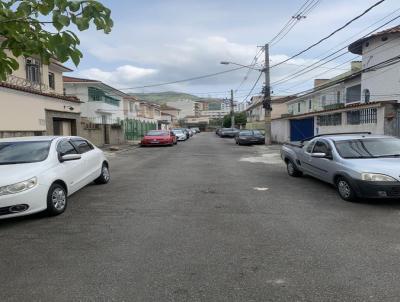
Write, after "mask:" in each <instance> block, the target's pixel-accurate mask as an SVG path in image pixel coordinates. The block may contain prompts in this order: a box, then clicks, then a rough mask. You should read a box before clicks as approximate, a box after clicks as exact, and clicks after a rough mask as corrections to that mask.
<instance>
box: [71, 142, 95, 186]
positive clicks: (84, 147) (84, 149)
mask: <svg viewBox="0 0 400 302" xmlns="http://www.w3.org/2000/svg"><path fill="white" fill-rule="evenodd" d="M71 143H72V144H73V145H74V147H75V149H76V150H77V151H78V153H79V154H81V155H82V162H83V164H84V165H85V171H84V172H83V177H84V181H83V182H84V183H85V185H86V184H88V183H90V182H92V181H93V180H95V179H96V178H97V177H99V176H100V169H101V164H102V163H101V162H100V156H99V154H98V151H97V150H96V149H95V148H94V147H93V146H92V145H91V144H90V143H89V142H88V141H86V140H84V139H74V140H71Z"/></svg>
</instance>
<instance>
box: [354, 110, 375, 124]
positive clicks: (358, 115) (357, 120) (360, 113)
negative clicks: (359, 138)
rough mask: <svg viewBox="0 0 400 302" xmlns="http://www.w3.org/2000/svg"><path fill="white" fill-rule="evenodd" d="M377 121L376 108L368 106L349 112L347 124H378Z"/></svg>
mask: <svg viewBox="0 0 400 302" xmlns="http://www.w3.org/2000/svg"><path fill="white" fill-rule="evenodd" d="M376 123H377V109H376V108H367V109H361V110H354V111H348V112H347V124H349V125H361V124H376Z"/></svg>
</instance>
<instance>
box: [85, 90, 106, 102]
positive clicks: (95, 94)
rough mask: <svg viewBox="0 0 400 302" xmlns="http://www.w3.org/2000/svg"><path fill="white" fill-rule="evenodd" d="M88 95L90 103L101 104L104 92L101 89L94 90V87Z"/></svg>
mask: <svg viewBox="0 0 400 302" xmlns="http://www.w3.org/2000/svg"><path fill="white" fill-rule="evenodd" d="M88 93H89V101H90V102H101V101H103V97H104V92H103V91H101V90H100V89H97V88H94V87H89V88H88Z"/></svg>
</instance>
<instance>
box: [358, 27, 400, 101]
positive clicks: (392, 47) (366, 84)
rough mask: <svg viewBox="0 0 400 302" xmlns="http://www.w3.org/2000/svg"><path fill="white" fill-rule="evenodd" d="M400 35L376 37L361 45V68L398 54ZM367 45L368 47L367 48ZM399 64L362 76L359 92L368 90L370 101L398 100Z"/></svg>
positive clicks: (399, 92)
mask: <svg viewBox="0 0 400 302" xmlns="http://www.w3.org/2000/svg"><path fill="white" fill-rule="evenodd" d="M399 37H400V34H391V35H387V36H386V38H387V39H388V40H386V41H382V38H385V36H378V37H375V38H372V39H370V40H369V41H367V42H364V44H363V59H362V62H363V68H368V67H371V66H374V65H376V64H379V63H381V62H383V61H385V60H388V59H390V58H393V57H396V56H398V55H399V53H400V41H399ZM367 43H368V46H367ZM399 69H400V63H396V64H394V65H390V66H388V67H385V68H380V69H377V70H373V71H369V72H365V73H363V74H362V83H361V91H364V89H368V90H369V91H370V94H371V98H370V101H382V100H397V101H399V100H400V73H399Z"/></svg>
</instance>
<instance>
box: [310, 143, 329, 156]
mask: <svg viewBox="0 0 400 302" xmlns="http://www.w3.org/2000/svg"><path fill="white" fill-rule="evenodd" d="M313 153H325V154H328V153H329V148H328V146H327V145H326V144H325V143H324V142H323V141H317V142H316V143H315V146H314V149H313Z"/></svg>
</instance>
